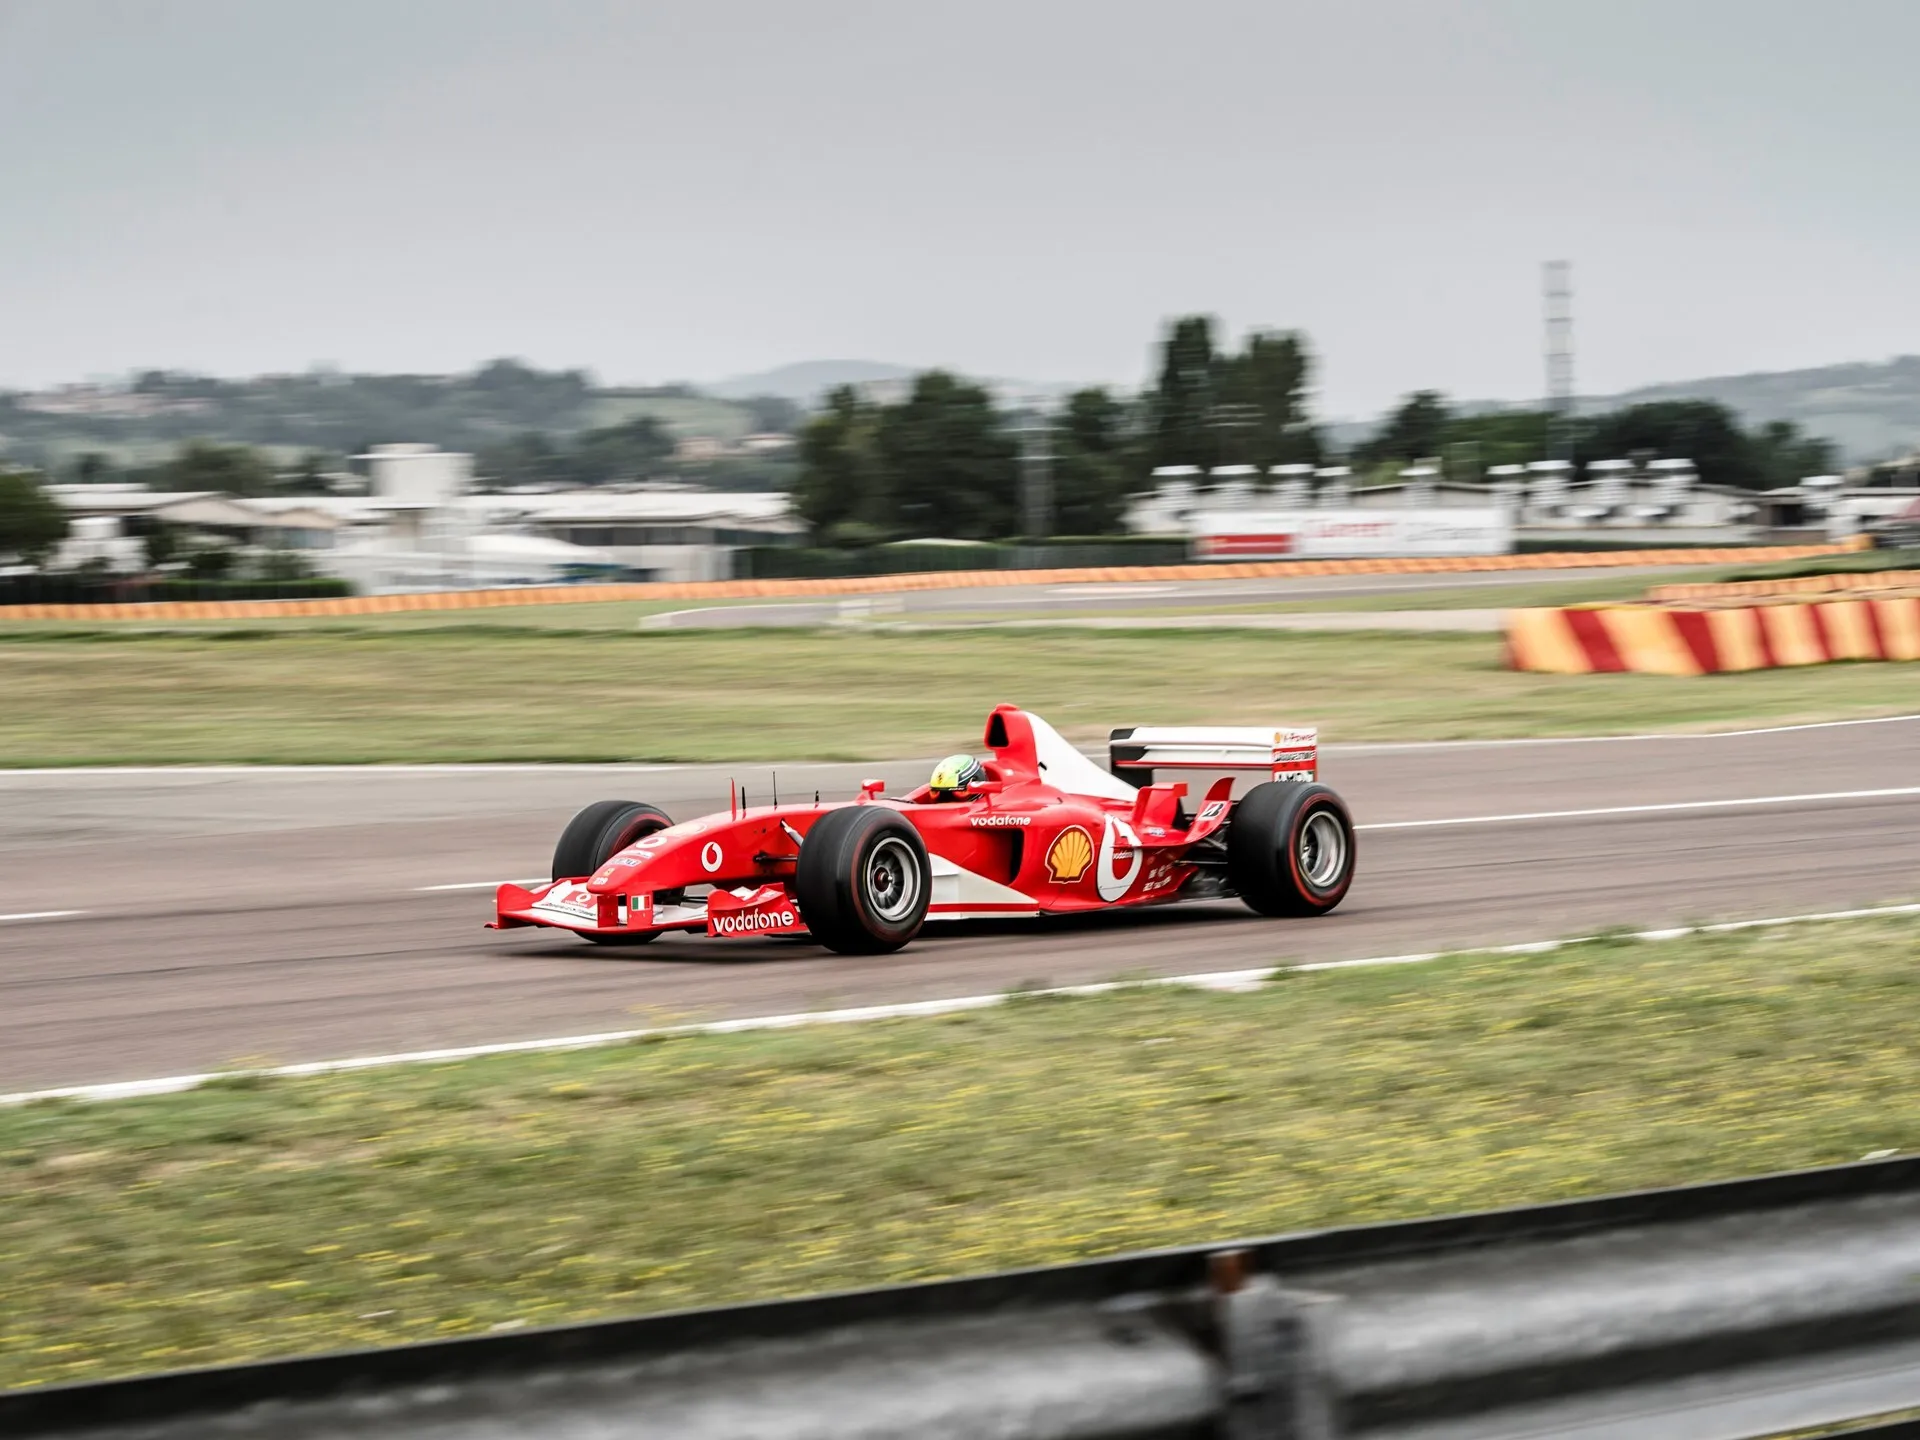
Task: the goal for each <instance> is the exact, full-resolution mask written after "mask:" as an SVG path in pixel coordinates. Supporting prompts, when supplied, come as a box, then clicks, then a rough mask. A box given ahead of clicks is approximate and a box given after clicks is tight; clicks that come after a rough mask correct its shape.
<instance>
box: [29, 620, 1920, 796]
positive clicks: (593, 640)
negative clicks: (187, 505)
mask: <svg viewBox="0 0 1920 1440" xmlns="http://www.w3.org/2000/svg"><path fill="white" fill-rule="evenodd" d="M0 695H5V697H6V701H5V703H4V704H0V757H4V758H3V759H0V763H4V764H7V765H15V766H20V765H75V764H119V763H140V764H179V763H195V762H277V763H289V764H300V763H311V762H355V761H359V762H378V761H460V760H468V761H479V760H527V761H533V760H662V761H666V760H691V761H697V760H722V759H736V760H737V759H746V760H790V759H818V760H832V759H845V760H856V759H871V758H874V757H878V756H886V755H913V754H922V753H934V752H937V751H944V750H951V749H952V748H953V747H954V746H955V745H956V744H958V743H963V742H965V741H966V740H967V739H969V738H970V737H972V736H974V735H976V734H977V733H978V732H979V727H980V723H981V717H982V716H983V715H984V714H985V713H986V711H987V710H988V709H989V708H990V707H991V706H993V705H994V704H996V703H998V702H1000V701H1005V700H1011V701H1015V702H1017V703H1020V704H1023V705H1026V706H1029V707H1030V708H1032V709H1034V710H1037V711H1038V712H1040V713H1041V714H1043V715H1045V716H1047V717H1048V718H1049V719H1050V720H1052V721H1053V722H1054V724H1056V725H1058V726H1060V727H1062V728H1063V729H1064V730H1066V731H1067V733H1068V734H1070V735H1072V736H1075V737H1076V738H1083V739H1104V738H1105V735H1106V731H1107V729H1108V728H1109V727H1111V726H1113V725H1116V724H1125V723H1129V722H1134V723H1145V722H1157V723H1169V724H1177V723H1182V722H1195V721H1206V720H1211V721H1215V722H1218V723H1223V724H1233V723H1246V724H1263V723H1264V724H1272V723H1276V722H1291V723H1305V724H1318V725H1320V726H1321V727H1322V728H1323V730H1324V732H1325V733H1326V735H1327V736H1328V737H1329V738H1332V739H1336V740H1358V739H1452V738H1466V737H1485V736H1513V735H1569V734H1573V735H1578V734H1594V733H1600V732H1608V731H1630V730H1644V729H1649V728H1688V727H1692V728H1711V727H1715V726H1723V725H1737V724H1746V723H1761V724H1781V723H1792V722H1795V721H1804V720H1828V719H1840V718H1846V717H1849V716H1865V715H1876V714H1895V713H1901V712H1904V711H1909V710H1911V709H1912V708H1913V670H1912V667H1911V666H1902V665H1889V664H1859V665H1829V666H1815V667H1807V668H1805V669H1797V670H1766V671H1756V672H1753V673H1750V674H1741V675H1716V676H1708V677H1703V678H1695V679H1682V678H1673V677H1665V676H1655V675H1587V676H1559V675H1534V674H1521V673H1516V672H1514V671H1510V670H1507V669H1506V668H1504V666H1503V664H1502V656H1501V641H1500V639H1499V637H1497V636H1491V635H1457V634H1423V635H1407V634H1387V633H1370V634H1364V635H1355V634H1277V633H1272V632H1257V631H1256V632H1248V631H1230V630H1212V631H1209V630H1204V629H1194V630H1156V631H1125V630H1115V631H1100V632H1092V633H1090V632H1087V631H1084V630H1023V631H1017V632H935V633H921V634H899V635H894V634H887V633H884V632H883V633H864V634H863V633H846V632H839V631H793V630H781V631H725V632H707V633H697V632H690V633H675V632H641V633H634V632H626V633H621V632H612V631H605V632H603V631H592V630H585V631H544V632H528V631H522V630H515V629H511V628H492V627H488V626H485V625H468V626H463V627H453V626H447V627H444V628H441V629H436V630H419V631H414V630H389V629H368V630H363V631H358V632H347V633H338V632H318V631H285V630H272V629H258V628H238V629H232V630H228V631H223V632H220V633H218V634H216V635H212V636H203V637H195V638H182V637H179V636H172V635H161V634H133V635H128V634H125V633H113V632H108V631H100V632H96V633H94V634H92V635H89V636H85V637H70V636H69V637H61V638H57V639H56V638H42V639H29V638H25V637H20V636H15V637H9V638H5V639H0Z"/></svg>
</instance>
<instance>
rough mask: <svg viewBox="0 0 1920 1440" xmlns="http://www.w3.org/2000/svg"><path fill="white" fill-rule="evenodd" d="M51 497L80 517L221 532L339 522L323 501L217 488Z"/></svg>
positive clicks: (72, 489) (77, 490)
mask: <svg viewBox="0 0 1920 1440" xmlns="http://www.w3.org/2000/svg"><path fill="white" fill-rule="evenodd" d="M46 490H47V494H48V495H50V496H52V497H53V499H54V500H56V501H58V502H59V504H60V505H61V507H62V508H63V509H66V510H68V511H71V512H72V513H73V514H75V515H111V516H118V517H125V516H132V515H147V516H152V517H153V518H154V519H156V520H165V521H168V522H170V523H172V524H175V525H206V526H210V527H212V528H214V529H221V530H257V529H261V528H263V527H267V526H277V527H279V528H280V529H283V530H287V529H303V530H331V529H333V528H335V527H336V526H337V525H338V524H339V523H340V522H339V521H338V520H337V519H335V518H334V517H333V516H332V515H330V514H328V513H327V512H326V510H325V509H324V508H323V507H322V503H321V499H320V497H317V496H315V497H308V496H300V497H298V498H297V499H296V498H293V497H287V498H286V499H281V500H247V499H241V498H240V497H238V496H234V495H226V494H222V493H221V492H220V491H218V490H148V489H147V488H145V487H144V486H140V485H49V486H47V487H46Z"/></svg>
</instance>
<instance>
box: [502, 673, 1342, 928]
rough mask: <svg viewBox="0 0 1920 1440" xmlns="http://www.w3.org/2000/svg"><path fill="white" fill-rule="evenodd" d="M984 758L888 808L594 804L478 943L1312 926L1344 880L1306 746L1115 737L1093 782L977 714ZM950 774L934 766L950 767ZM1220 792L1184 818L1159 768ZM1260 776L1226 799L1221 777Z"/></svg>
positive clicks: (1288, 739)
mask: <svg viewBox="0 0 1920 1440" xmlns="http://www.w3.org/2000/svg"><path fill="white" fill-rule="evenodd" d="M985 744H986V748H987V749H988V750H989V751H990V752H991V755H990V757H983V758H976V757H972V756H955V757H953V759H954V761H957V762H961V763H960V765H959V767H958V768H959V769H960V770H962V771H963V772H964V773H963V774H962V775H960V776H959V777H958V778H957V779H956V777H954V776H952V775H948V776H946V778H945V779H943V778H942V773H936V775H935V783H934V784H932V785H928V786H922V787H921V788H920V789H918V790H916V791H914V792H913V793H912V794H909V795H904V796H899V797H896V798H889V797H888V796H887V795H886V794H885V793H884V790H885V787H884V786H883V785H882V784H881V783H880V782H879V781H869V782H868V783H866V784H865V785H863V786H862V787H861V790H860V795H859V797H858V798H857V799H854V800H852V801H846V802H841V803H829V804H821V803H820V802H819V800H818V797H817V796H816V797H815V801H814V803H812V804H795V805H770V806H755V807H753V808H746V807H745V806H744V805H742V804H741V803H739V801H738V799H737V798H736V799H734V800H731V801H730V803H729V805H728V808H727V809H726V810H725V811H724V812H720V813H716V814H713V815H707V816H703V817H701V818H700V819H697V820H685V821H682V822H680V823H679V824H675V823H674V822H673V820H672V818H671V817H669V816H668V815H667V814H666V813H665V812H663V811H661V810H658V809H656V808H655V807H654V806H651V805H646V804H642V803H641V802H639V801H634V800H602V801H600V802H598V803H597V804H593V805H589V806H587V808H586V809H584V810H582V811H581V812H580V813H579V814H578V815H576V816H574V817H573V820H572V822H571V823H569V824H568V826H567V828H566V830H565V831H564V832H563V833H562V834H561V836H560V843H559V845H558V846H557V847H556V849H555V850H554V853H553V880H552V881H551V883H549V884H545V885H537V886H534V887H532V888H527V887H524V886H520V885H502V886H501V887H500V889H499V892H498V894H497V896H496V900H495V906H496V910H497V914H496V917H495V919H494V921H493V923H492V928H495V929H509V928H513V927H516V926H522V925H546V926H551V927H554V928H556V929H561V930H571V931H573V932H574V933H575V934H578V935H582V936H584V937H586V938H587V939H588V940H592V941H596V942H599V943H601V944H636V943H640V942H644V941H648V940H651V939H653V938H654V937H655V936H657V935H660V934H663V933H665V932H667V931H672V930H678V931H705V932H706V933H707V934H708V935H712V936H718V937H723V938H735V937H755V936H770V935H810V936H811V937H812V938H813V939H814V940H816V941H818V942H819V943H820V944H822V945H825V946H826V947H827V948H828V949H830V950H836V951H839V952H841V953H843V954H878V953H882V952H885V951H890V950H897V949H899V948H900V947H901V946H902V945H905V944H906V943H907V942H908V941H910V940H912V939H913V938H914V936H915V935H917V934H919V932H920V929H921V926H922V925H924V924H925V923H926V922H927V921H929V920H960V919H979V918H983V917H993V918H997V919H998V918H1008V917H1017V916H1040V915H1070V914H1079V913H1083V912H1087V911H1097V910H1118V909H1126V908H1130V907H1134V906H1141V905H1163V904H1167V903H1169V902H1172V901H1176V900H1210V899H1220V898H1225V897H1232V896H1237V897H1238V898H1239V899H1240V900H1242V901H1243V902H1244V903H1245V904H1247V905H1248V906H1249V907H1251V908H1252V909H1254V910H1256V911H1258V912H1259V913H1261V914H1263V915H1324V914H1326V913H1327V912H1328V911H1329V910H1331V909H1333V908H1334V906H1336V905H1338V904H1339V903H1340V901H1341V900H1342V898H1344V897H1345V895H1346V893H1347V890H1348V887H1349V886H1351V885H1352V883H1353V866H1354V835H1353V822H1352V820H1351V819H1350V818H1349V816H1348V814H1347V807H1346V805H1345V804H1344V803H1342V801H1341V800H1340V797H1339V796H1338V795H1336V794H1335V793H1334V792H1333V791H1332V790H1330V789H1328V788H1327V787H1326V786H1324V785H1321V784H1319V783H1317V778H1316V777H1317V767H1318V751H1317V743H1316V737H1315V732H1314V731H1312V730H1273V729H1242V728H1235V729H1188V728H1180V729H1172V728H1130V729H1123V730H1115V731H1114V732H1113V733H1112V740H1111V748H1110V752H1109V762H1110V768H1109V769H1106V770H1103V769H1101V768H1100V766H1099V765H1097V764H1095V763H1094V762H1093V761H1091V760H1089V759H1088V758H1087V757H1086V756H1084V755H1082V754H1081V753H1080V752H1079V751H1078V750H1076V749H1074V748H1073V746H1071V745H1069V744H1068V743H1067V742H1066V741H1065V740H1064V739H1062V738H1061V737H1060V735H1059V734H1058V733H1057V732H1056V731H1055V730H1054V729H1053V727H1052V726H1050V725H1048V724H1047V722H1046V721H1044V720H1042V719H1040V717H1039V716H1037V715H1031V714H1028V713H1027V712H1026V711H1024V710H1020V709H1018V708H1016V707H1014V706H1011V705H1002V706H1000V707H999V708H998V709H996V710H995V711H994V712H993V713H992V714H991V715H990V716H989V717H988V718H987V729H986V737H985ZM951 763H952V762H949V764H951ZM1180 770H1186V771H1199V772H1211V773H1213V774H1215V775H1216V776H1217V777H1218V778H1216V779H1214V780H1213V782H1212V783H1211V784H1210V785H1209V787H1208V789H1207V791H1206V794H1205V796H1204V797H1203V798H1202V799H1201V800H1200V801H1199V803H1198V804H1197V805H1195V806H1193V807H1192V808H1189V805H1188V798H1187V786H1186V784H1184V783H1182V782H1179V781H1162V780H1160V779H1158V778H1157V777H1158V775H1159V774H1160V772H1162V771H1180ZM1241 771H1258V772H1261V773H1263V774H1264V776H1265V778H1264V780H1263V781H1261V782H1260V783H1257V784H1255V785H1253V786H1252V787H1251V788H1249V789H1248V790H1247V791H1246V793H1245V794H1244V795H1242V796H1240V797H1239V798H1238V799H1236V798H1234V794H1233V788H1234V775H1235V772H1241Z"/></svg>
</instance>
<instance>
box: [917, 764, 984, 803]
mask: <svg viewBox="0 0 1920 1440" xmlns="http://www.w3.org/2000/svg"><path fill="white" fill-rule="evenodd" d="M986 778H987V770H986V767H985V766H984V765H982V764H981V763H980V762H979V761H978V760H976V759H974V758H973V756H971V755H949V756H947V758H946V759H944V760H942V761H941V762H940V763H939V764H938V765H936V766H934V767H933V778H932V779H931V780H929V781H927V789H929V790H931V791H932V792H933V798H934V799H936V800H960V799H964V798H965V797H966V795H967V793H968V792H969V791H971V790H972V789H973V787H974V786H976V785H978V784H979V783H980V782H981V781H982V780H984V779H986Z"/></svg>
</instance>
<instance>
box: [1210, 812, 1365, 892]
mask: <svg viewBox="0 0 1920 1440" xmlns="http://www.w3.org/2000/svg"><path fill="white" fill-rule="evenodd" d="M1354 858H1355V847H1354V835H1353V819H1352V817H1351V816H1349V815H1348V814H1347V807H1346V804H1345V802H1343V801H1342V800H1341V799H1340V797H1339V796H1338V795H1336V794H1335V793H1334V792H1333V791H1332V790H1330V789H1328V788H1327V787H1326V786H1325V785H1301V784H1297V783H1294V782H1291V781H1277V780H1270V781H1268V782H1267V783H1266V784H1264V785H1256V786H1254V787H1253V788H1252V789H1251V790H1249V791H1248V792H1247V793H1246V795H1245V796H1243V797H1242V798H1241V800H1240V803H1239V804H1237V805H1235V806H1234V807H1233V818H1232V819H1231V820H1229V821H1228V822H1227V881H1228V883H1229V884H1230V885H1232V886H1233V889H1234V891H1235V893H1237V894H1238V895H1239V896H1240V898H1241V900H1243V901H1244V902H1245V903H1246V905H1247V906H1248V908H1249V909H1252V910H1257V911H1259V912H1260V913H1261V914H1262V915H1324V914H1326V913H1327V912H1328V911H1329V910H1331V909H1333V908H1334V906H1336V905H1338V904H1339V903H1340V902H1341V901H1342V900H1344V899H1346V896H1347V891H1348V890H1349V889H1351V888H1352V886H1353V866H1354Z"/></svg>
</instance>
